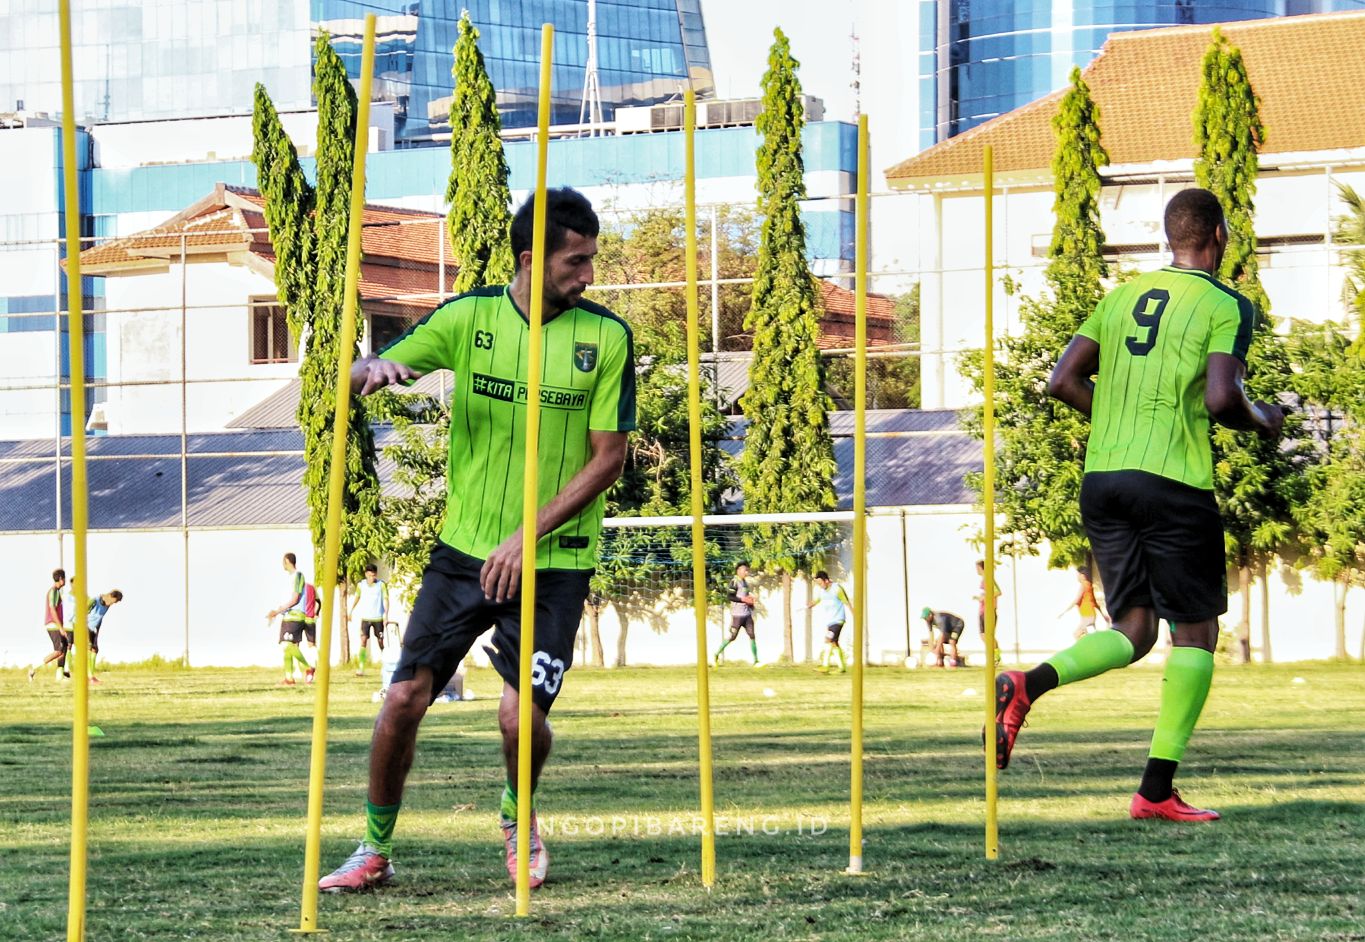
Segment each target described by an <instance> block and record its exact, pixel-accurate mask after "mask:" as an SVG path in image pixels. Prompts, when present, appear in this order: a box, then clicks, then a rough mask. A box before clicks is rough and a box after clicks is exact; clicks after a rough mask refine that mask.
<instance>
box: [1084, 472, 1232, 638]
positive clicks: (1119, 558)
mask: <svg viewBox="0 0 1365 942" xmlns="http://www.w3.org/2000/svg"><path fill="white" fill-rule="evenodd" d="M1081 520H1082V522H1083V523H1084V524H1085V533H1086V536H1088V537H1089V538H1090V549H1091V552H1093V553H1094V554H1095V561H1096V562H1097V563H1099V567H1100V578H1101V579H1103V580H1104V596H1105V602H1106V604H1107V605H1108V608H1109V614H1110V615H1111V616H1112V617H1113V618H1116V619H1117V618H1121V617H1122V616H1123V615H1124V614H1125V613H1126V612H1127V611H1128V610H1129V609H1131V608H1134V607H1136V606H1145V607H1150V608H1154V609H1155V610H1156V614H1157V617H1159V618H1163V619H1166V620H1167V621H1172V622H1197V621H1207V620H1208V619H1211V618H1217V617H1218V616H1219V615H1222V614H1223V613H1224V612H1226V611H1227V610H1228V586H1227V562H1226V557H1225V556H1224V550H1223V518H1222V517H1221V516H1219V513H1218V503H1217V502H1216V501H1215V500H1214V497H1213V492H1212V491H1203V490H1200V489H1199V488H1196V487H1190V486H1189V485H1188V484H1181V483H1180V482H1179V481H1172V480H1171V479H1169V478H1163V477H1161V476H1160V475H1156V474H1149V473H1147V472H1146V471H1092V472H1090V473H1088V474H1086V476H1085V479H1084V480H1083V481H1082V483H1081Z"/></svg>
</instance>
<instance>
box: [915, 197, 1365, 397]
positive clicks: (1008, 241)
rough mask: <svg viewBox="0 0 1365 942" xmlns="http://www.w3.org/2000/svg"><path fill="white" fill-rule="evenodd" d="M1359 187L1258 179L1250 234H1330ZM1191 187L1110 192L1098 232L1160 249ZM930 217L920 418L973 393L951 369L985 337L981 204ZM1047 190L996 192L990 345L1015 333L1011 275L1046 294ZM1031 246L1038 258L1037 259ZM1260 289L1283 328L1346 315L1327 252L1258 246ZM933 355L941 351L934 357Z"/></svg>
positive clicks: (956, 204) (1335, 262)
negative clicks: (1345, 190) (1170, 210)
mask: <svg viewBox="0 0 1365 942" xmlns="http://www.w3.org/2000/svg"><path fill="white" fill-rule="evenodd" d="M1337 183H1348V184H1350V185H1352V186H1355V187H1357V188H1360V187H1361V186H1365V171H1360V170H1353V171H1351V172H1347V173H1340V172H1335V173H1333V174H1332V175H1331V177H1330V178H1329V177H1328V175H1327V174H1326V173H1325V172H1323V171H1322V170H1316V171H1309V172H1295V173H1279V172H1267V173H1264V174H1262V176H1261V177H1260V179H1259V180H1258V184H1257V193H1256V210H1257V217H1256V232H1257V235H1258V237H1260V238H1262V239H1266V238H1274V237H1284V236H1300V235H1318V236H1321V235H1323V234H1324V233H1326V232H1328V231H1329V230H1330V227H1331V220H1332V218H1333V217H1335V216H1337V215H1340V214H1341V213H1342V212H1343V211H1344V209H1343V207H1342V205H1341V202H1340V200H1339V199H1338V197H1337V191H1336V184H1337ZM1190 185H1192V184H1188V183H1183V184H1177V183H1170V184H1166V185H1164V186H1162V185H1160V184H1142V185H1122V186H1120V185H1110V186H1106V187H1105V188H1104V191H1103V193H1102V194H1101V223H1102V225H1103V226H1104V230H1105V236H1106V239H1107V241H1108V242H1109V243H1110V244H1113V245H1140V244H1150V243H1163V242H1164V239H1163V237H1162V235H1161V230H1160V220H1161V213H1162V209H1163V208H1164V205H1165V202H1166V201H1167V200H1169V199H1170V197H1172V196H1174V195H1175V193H1176V192H1178V190H1179V189H1181V188H1183V187H1185V186H1190ZM925 199H932V200H933V201H934V204H935V208H934V211H933V212H926V213H923V214H921V218H920V222H919V232H920V237H921V239H922V240H928V243H929V246H930V248H929V250H928V251H925V252H923V253H922V258H923V263H924V267H925V273H924V276H923V289H922V291H923V294H922V296H921V305H922V312H923V349H924V350H925V357H924V368H923V372H922V374H921V375H922V391H923V401H924V407H925V408H926V409H944V408H947V409H952V408H960V407H962V406H964V405H966V404H967V403H968V402H970V401H972V399H973V398H974V397H973V394H972V392H971V389H970V386H969V384H968V383H967V381H966V380H965V379H964V378H963V377H962V376H961V375H960V373H959V371H958V368H957V359H956V358H957V354H956V353H955V352H953V351H957V350H960V349H962V348H964V347H972V348H980V346H981V344H982V337H983V334H984V330H985V314H984V297H985V287H984V278H983V272H982V265H983V254H982V239H983V233H984V203H983V200H982V198H981V196H980V194H979V193H978V194H957V193H954V194H943V195H937V196H933V197H925ZM1052 200H1053V196H1052V191H1051V188H1047V189H1043V188H1037V187H1034V188H1003V189H1002V190H1000V191H998V192H997V195H996V198H995V204H994V210H995V239H994V242H995V250H994V262H995V266H996V273H997V281H996V291H995V323H996V332H997V336H998V335H1000V334H1003V333H1005V332H1015V331H1017V330H1018V329H1019V327H1020V324H1019V296H1015V297H1010V296H1007V295H1006V294H1005V292H1004V289H1003V286H1002V284H1001V279H1003V277H1004V276H1006V275H1008V276H1009V277H1011V278H1013V279H1014V280H1015V281H1016V282H1017V283H1018V284H1019V286H1020V292H1021V294H1022V295H1027V296H1037V295H1038V294H1039V293H1040V291H1041V290H1042V289H1043V287H1044V284H1045V283H1044V280H1043V270H1044V268H1045V266H1046V261H1047V260H1046V249H1047V246H1048V243H1049V241H1050V238H1051V233H1052V225H1053V215H1052ZM1035 246H1037V247H1038V248H1039V249H1040V250H1041V252H1042V257H1039V256H1036V255H1035V254H1034V247H1035ZM1166 258H1167V257H1166V256H1165V255H1163V254H1161V253H1160V251H1158V253H1156V254H1151V253H1147V254H1142V255H1137V256H1133V257H1131V258H1125V259H1124V260H1123V261H1122V262H1121V265H1122V267H1124V268H1130V269H1137V270H1148V269H1151V268H1155V267H1157V266H1159V265H1161V264H1163V262H1164V261H1165V260H1166ZM1260 261H1261V280H1262V283H1263V284H1264V286H1265V289H1266V293H1267V294H1268V295H1269V297H1270V303H1271V312H1272V313H1273V314H1274V315H1276V316H1277V317H1279V318H1280V319H1281V324H1282V326H1283V325H1285V324H1287V321H1288V319H1289V318H1299V319H1303V320H1308V321H1314V322H1321V321H1325V320H1340V319H1342V318H1343V317H1344V316H1345V312H1344V309H1343V307H1342V304H1341V287H1342V281H1343V277H1344V273H1343V269H1342V266H1341V260H1340V257H1339V256H1338V254H1337V253H1335V252H1332V251H1330V250H1329V248H1328V247H1327V246H1326V245H1324V244H1318V245H1307V246H1299V245H1288V246H1272V247H1264V248H1263V250H1262V254H1261V256H1260ZM936 351H945V352H943V353H941V354H940V353H937V352H936Z"/></svg>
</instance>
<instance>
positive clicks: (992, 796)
mask: <svg viewBox="0 0 1365 942" xmlns="http://www.w3.org/2000/svg"><path fill="white" fill-rule="evenodd" d="M982 159H983V161H984V162H985V176H986V180H985V189H986V246H985V249H986V262H985V266H986V349H985V365H984V367H983V370H984V373H985V378H986V382H985V384H984V385H985V390H984V392H985V396H986V408H985V410H984V416H983V419H982V432H983V435H984V437H985V440H986V448H985V451H986V469H985V477H984V480H983V481H982V485H981V488H982V491H983V493H984V494H985V497H986V572H985V576H984V577H983V578H984V579H985V582H984V585H983V588H982V593H983V594H982V597H981V598H982V602H983V603H984V604H985V606H986V666H985V671H986V687H985V690H986V725H985V727H984V729H986V730H987V731H988V735H987V736H986V737H985V740H986V857H987V859H989V860H995V859H996V858H997V857H999V856H1000V824H999V820H998V818H997V814H996V803H997V798H998V795H999V788H998V786H997V781H996V779H997V775H996V769H995V734H994V732H993V730H994V729H995V651H996V647H995V266H994V263H993V256H994V252H995V241H994V239H995V232H994V213H993V210H994V207H993V205H992V203H993V202H994V200H995V154H994V151H992V149H991V147H990V145H986V147H985V153H984V154H983V155H982Z"/></svg>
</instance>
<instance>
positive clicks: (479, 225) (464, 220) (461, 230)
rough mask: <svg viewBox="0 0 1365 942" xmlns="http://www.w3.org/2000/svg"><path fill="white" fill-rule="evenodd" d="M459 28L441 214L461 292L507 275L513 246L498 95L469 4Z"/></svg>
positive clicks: (507, 278)
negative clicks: (446, 209)
mask: <svg viewBox="0 0 1365 942" xmlns="http://www.w3.org/2000/svg"><path fill="white" fill-rule="evenodd" d="M459 31H460V32H459V38H458V39H456V41H455V65H454V66H453V67H452V68H451V76H452V77H453V78H454V79H455V90H454V94H453V95H452V96H451V99H450V182H449V184H447V186H446V202H447V203H449V204H450V212H449V213H448V215H447V216H446V220H447V224H448V225H449V227H450V245H451V254H452V255H453V256H454V259H455V264H456V265H457V266H459V272H458V274H456V276H455V293H456V294H463V293H464V292H466V291H469V290H471V289H473V288H477V287H480V286H481V285H489V284H503V283H506V282H509V281H511V280H512V247H511V243H510V242H509V240H508V236H507V233H508V229H509V227H510V226H511V225H512V215H511V211H510V209H509V207H510V205H511V203H512V194H511V193H510V192H509V190H508V187H507V180H508V177H509V171H508V169H507V157H506V155H505V154H504V153H503V149H502V138H501V136H500V133H501V131H502V121H501V119H500V118H499V117H498V105H497V95H496V93H495V92H494V90H493V83H492V82H491V81H489V79H488V72H487V70H486V69H485V68H484V64H483V53H481V52H480V51H479V31H478V29H477V28H476V27H475V26H474V23H473V22H472V21H471V20H470V18H469V11H468V10H465V11H464V12H463V13H461V14H460V26H459Z"/></svg>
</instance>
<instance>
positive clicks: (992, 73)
mask: <svg viewBox="0 0 1365 942" xmlns="http://www.w3.org/2000/svg"><path fill="white" fill-rule="evenodd" d="M1359 9H1365V0H1154V2H1148V3H1138V2H1133V0H1071V2H1064V0H1055V2H1054V0H1008V2H1007V0H920V56H919V58H920V61H919V93H920V146H921V147H930V146H932V145H933V144H936V143H937V142H939V141H942V140H946V139H947V138H949V137H952V136H953V135H955V134H960V133H961V132H963V131H966V130H968V129H969V128H973V127H975V126H976V125H978V124H981V123H982V122H984V121H988V120H990V119H991V118H994V117H995V116H996V115H1000V114H1004V113H1005V112H1007V111H1012V110H1013V109H1015V108H1018V107H1020V106H1021V105H1026V104H1028V103H1029V102H1031V101H1034V100H1036V99H1038V98H1041V97H1043V96H1044V95H1046V94H1048V93H1049V92H1051V91H1053V90H1054V89H1057V88H1060V87H1062V86H1063V85H1065V84H1066V82H1067V76H1068V75H1069V74H1070V72H1071V68H1072V66H1076V65H1079V66H1084V65H1085V64H1086V63H1088V62H1089V61H1090V60H1091V59H1093V58H1094V57H1095V56H1096V55H1097V54H1098V53H1099V51H1100V47H1101V46H1103V45H1104V41H1105V39H1106V38H1107V37H1108V36H1109V34H1110V33H1113V32H1118V31H1121V30H1132V29H1148V28H1151V27H1156V26H1181V25H1188V24H1197V23H1221V22H1226V21H1231V20H1252V19H1261V18H1264V17H1270V16H1292V15H1298V14H1303V13H1325V12H1334V11H1339V10H1359Z"/></svg>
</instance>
